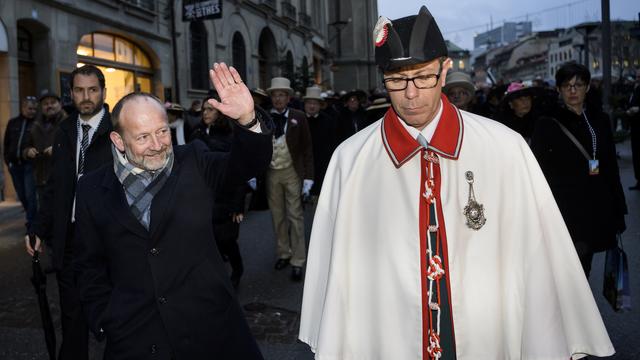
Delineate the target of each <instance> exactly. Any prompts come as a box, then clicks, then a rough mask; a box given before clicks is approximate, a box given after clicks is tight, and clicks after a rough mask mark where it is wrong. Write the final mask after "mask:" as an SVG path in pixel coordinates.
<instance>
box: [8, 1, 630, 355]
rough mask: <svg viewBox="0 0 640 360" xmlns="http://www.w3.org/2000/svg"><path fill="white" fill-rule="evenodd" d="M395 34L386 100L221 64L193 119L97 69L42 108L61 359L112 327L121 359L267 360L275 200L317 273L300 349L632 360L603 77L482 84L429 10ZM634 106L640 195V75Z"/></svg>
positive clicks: (36, 209) (37, 167) (385, 59)
mask: <svg viewBox="0 0 640 360" xmlns="http://www.w3.org/2000/svg"><path fill="white" fill-rule="evenodd" d="M374 41H375V44H376V62H377V64H378V66H379V67H380V69H381V70H382V72H383V74H384V86H383V87H382V88H380V89H374V90H371V91H369V92H366V91H363V90H359V89H351V90H345V91H341V92H338V93H335V92H333V91H330V90H325V89H322V88H320V87H319V86H315V85H314V86H311V87H308V88H306V89H305V91H304V94H298V93H296V91H295V90H294V89H293V88H292V87H291V83H290V81H289V79H286V78H283V77H275V78H273V79H271V82H270V86H269V87H268V88H267V89H264V90H263V89H260V88H253V89H249V88H248V87H247V86H246V85H245V84H244V82H243V80H242V79H241V78H240V76H239V74H238V73H237V71H235V69H233V68H232V67H227V66H226V65H225V64H214V66H213V68H212V69H211V72H210V79H211V82H212V84H213V89H212V90H211V91H210V92H209V94H208V95H207V96H206V97H205V98H203V99H201V100H196V101H193V102H192V103H191V104H190V107H189V108H188V109H187V110H185V109H184V108H183V107H182V106H181V105H180V104H177V103H172V102H162V101H161V100H160V99H158V98H156V97H155V96H153V95H151V94H144V93H132V94H129V95H126V96H125V97H123V98H122V99H121V100H120V101H119V102H118V103H117V104H115V105H114V107H113V112H110V107H109V106H108V105H107V104H105V103H104V99H105V89H106V87H107V84H105V78H104V75H103V74H102V72H101V71H100V70H99V69H98V68H97V67H94V66H92V65H85V66H82V67H80V68H78V69H76V70H75V71H74V72H73V73H72V74H71V89H68V90H69V91H70V94H71V98H72V100H73V105H74V106H73V108H72V109H71V110H69V113H67V112H66V111H65V110H64V109H63V107H62V104H61V99H60V97H59V95H58V94H56V93H55V92H52V91H45V92H42V93H41V94H40V96H39V97H37V98H36V97H33V96H28V97H25V98H24V99H22V100H21V103H20V114H19V115H18V116H17V117H15V118H13V119H11V120H10V121H9V123H8V126H7V129H6V131H5V138H4V143H3V151H4V159H5V162H6V164H7V166H8V169H9V172H10V174H11V177H12V180H13V184H14V187H15V190H16V193H17V195H18V198H19V200H20V202H21V203H22V205H23V207H24V209H25V214H26V231H25V232H26V233H27V235H28V236H27V237H26V238H25V246H26V248H27V251H28V253H30V254H32V255H33V253H34V252H35V251H44V249H45V247H46V248H47V250H46V252H48V253H50V254H51V255H52V259H53V269H52V270H53V271H55V272H56V275H57V279H58V286H59V289H60V303H61V311H62V334H63V341H62V345H61V349H60V358H61V359H86V358H87V356H88V339H89V338H88V336H89V331H91V332H93V333H94V334H95V336H96V337H97V338H98V339H102V338H105V337H106V338H107V341H108V346H107V349H106V354H105V357H106V358H108V359H121V358H142V357H145V356H146V354H149V353H151V354H162V355H163V356H164V357H160V358H176V359H179V358H189V359H198V358H205V356H206V355H205V354H210V353H211V349H210V347H211V346H215V347H216V351H217V352H216V353H217V354H219V355H220V358H225V359H227V358H228V359H239V358H242V359H259V358H261V355H260V351H259V349H258V347H257V345H256V343H255V340H254V339H253V337H252V336H251V334H250V332H249V330H248V327H247V324H246V321H245V320H244V317H243V315H242V311H241V309H240V307H239V306H238V304H237V299H236V298H235V294H234V290H237V289H238V287H239V286H240V280H241V278H242V275H243V272H244V264H243V260H242V255H241V252H240V247H239V246H238V237H239V232H240V224H241V223H242V221H243V219H244V215H245V212H246V211H247V210H264V209H269V210H270V212H271V217H272V226H273V231H274V234H275V237H276V239H275V248H274V254H275V256H274V258H275V263H274V268H275V270H278V271H280V270H283V269H285V268H287V267H289V266H290V268H291V269H290V270H291V274H290V277H291V280H292V281H295V282H300V281H302V280H303V279H305V290H304V300H303V306H302V320H301V328H300V338H301V340H303V341H304V342H306V343H308V344H309V345H310V346H311V348H312V350H313V351H314V352H316V354H317V355H318V356H321V357H322V358H327V359H347V358H351V357H353V358H415V357H416V355H418V358H419V357H423V358H432V359H438V358H455V357H456V354H458V356H463V355H466V356H475V357H484V356H489V357H492V358H498V357H500V358H524V357H526V358H568V357H570V356H572V355H576V354H582V353H589V354H595V355H601V356H602V355H607V354H610V353H611V352H612V351H613V348H612V346H611V344H610V342H609V339H608V337H607V335H606V331H605V330H604V327H603V325H602V320H601V318H600V316H599V314H598V313H597V308H596V307H595V304H594V302H593V298H592V295H591V293H590V291H589V287H588V284H587V282H586V278H587V277H588V276H589V274H590V271H591V262H592V258H593V255H594V253H596V252H600V251H604V250H606V249H609V248H611V247H613V246H615V245H616V236H617V235H619V234H621V233H622V232H624V231H625V229H626V224H625V215H626V214H627V207H626V202H625V198H624V192H623V189H622V185H621V182H620V176H619V169H618V165H617V154H616V149H615V145H614V137H613V132H612V127H611V120H610V118H609V116H608V115H607V114H606V113H605V112H604V111H603V108H602V103H601V102H599V101H598V98H597V96H596V95H593V94H594V93H595V90H594V89H593V87H592V86H591V83H592V79H591V74H590V73H589V70H588V69H587V68H586V67H584V66H582V65H580V64H577V63H574V62H569V63H566V64H564V65H563V66H562V67H560V69H559V70H558V71H557V73H556V77H555V86H553V87H551V86H549V85H548V84H545V83H542V82H531V83H528V82H522V81H514V82H511V83H509V84H497V85H494V86H492V87H486V88H481V89H477V88H476V85H477V84H476V83H475V82H474V81H473V79H472V77H471V76H470V75H469V74H466V73H464V72H460V71H452V70H451V69H450V68H451V60H450V59H448V57H447V50H446V45H445V43H444V40H443V39H442V35H441V33H440V30H439V29H438V27H437V24H436V22H435V19H433V17H432V15H431V14H430V13H429V11H428V10H427V9H426V8H425V7H423V8H422V9H421V10H420V12H419V14H418V15H417V16H410V17H407V18H402V19H397V20H393V21H391V20H389V19H386V18H384V17H381V18H380V20H379V22H378V24H377V25H376V28H375V29H374ZM629 94H630V97H629V99H628V102H627V103H626V104H624V107H625V109H624V111H625V112H624V114H625V116H627V117H628V118H629V119H630V120H629V123H630V124H631V134H632V135H631V137H632V149H633V161H634V171H635V175H636V180H638V183H637V184H636V185H634V186H632V187H631V188H630V189H631V190H638V189H639V188H640V187H639V184H640V164H639V162H640V154H638V152H639V151H640V144H639V143H638V142H639V137H640V135H639V134H638V132H639V131H638V127H640V125H638V123H640V119H639V117H640V110H639V109H640V72H639V73H638V76H637V78H636V81H635V84H634V85H633V88H632V89H631V91H629ZM492 120H495V121H492ZM499 123H501V124H502V125H504V126H502V125H500V124H499ZM507 128H509V129H511V130H513V131H510V130H508V129H507ZM463 142H464V144H463ZM416 154H420V156H415V155H416ZM445 176H446V178H445ZM445 180H446V181H445ZM248 193H252V196H251V202H250V204H249V206H248V207H247V206H246V202H245V199H246V196H247V194H248ZM444 196H447V197H448V198H447V199H446V200H447V201H444V199H443V197H444ZM169 204H171V205H170V206H169ZM304 204H310V205H311V206H316V210H315V219H314V224H313V229H312V236H311V242H310V245H309V247H310V248H309V250H308V251H307V248H306V242H305V235H304V234H305V231H304V230H305V229H304V224H305V222H304V216H305V212H304V210H303V206H304ZM184 209H190V210H189V211H185V210H184ZM593 224H598V226H592V225H593ZM523 229H525V231H524V232H523ZM184 239H188V240H189V241H188V242H185V241H183V240H184ZM45 245H46V246H45ZM551 245H552V246H553V250H551ZM482 253H484V254H486V255H487V256H475V255H474V254H482ZM575 254H577V256H575ZM307 257H308V258H309V261H308V262H307ZM224 261H226V262H228V263H229V267H230V269H231V271H230V274H228V272H227V270H226V266H225V265H224ZM532 262H535V264H533V263H532ZM534 268H535V269H541V268H542V269H543V270H544V271H538V270H536V271H533V270H532V269H534ZM305 269H306V274H305ZM580 269H581V270H580ZM449 272H451V275H450V274H449ZM583 275H584V276H583ZM374 278H375V281H374V280H373V279H374ZM568 284H571V286H567V285H568ZM534 288H535V291H534V290H533V289H534ZM569 288H570V289H571V290H568V289H569ZM514 294H515V295H517V296H514ZM539 294H542V295H539ZM498 304H502V305H501V307H497V306H498ZM551 309H552V310H551ZM549 311H552V312H553V314H549V313H548V312H549ZM541 315H542V316H541ZM506 318H509V319H512V320H513V321H515V322H514V323H513V324H506V323H504V322H502V323H501V322H499V321H497V320H499V319H506ZM578 323H582V324H588V325H587V326H575V325H576V324H578ZM491 324H493V325H491ZM510 326H512V327H510ZM586 328H589V329H591V330H590V332H589V333H585V332H583V330H584V329H586ZM454 329H455V331H454ZM512 333H517V334H519V335H518V336H515V337H512V336H511V335H512ZM507 335H508V336H507ZM458 336H461V338H460V339H459V338H458ZM212 344H214V345H212ZM580 346H583V347H580ZM443 354H444V355H443ZM469 354H472V355H469ZM443 356H444V357H443ZM463 357H464V356H463Z"/></svg>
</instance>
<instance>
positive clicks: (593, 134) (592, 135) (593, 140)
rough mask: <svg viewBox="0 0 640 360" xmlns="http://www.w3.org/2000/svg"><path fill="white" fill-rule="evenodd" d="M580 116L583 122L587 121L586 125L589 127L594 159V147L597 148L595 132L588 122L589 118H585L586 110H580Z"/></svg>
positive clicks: (594, 157) (593, 157)
mask: <svg viewBox="0 0 640 360" xmlns="http://www.w3.org/2000/svg"><path fill="white" fill-rule="evenodd" d="M582 117H583V118H584V122H586V123H587V127H588V128H589V132H590V133H591V148H592V149H593V156H592V159H593V160H595V159H596V148H597V139H596V132H595V131H594V130H593V127H592V126H591V124H590V123H589V119H588V118H587V112H586V111H583V112H582Z"/></svg>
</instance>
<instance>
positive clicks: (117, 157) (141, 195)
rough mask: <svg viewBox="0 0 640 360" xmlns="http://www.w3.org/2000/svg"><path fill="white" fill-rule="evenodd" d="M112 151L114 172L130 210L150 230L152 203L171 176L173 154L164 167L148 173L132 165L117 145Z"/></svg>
mask: <svg viewBox="0 0 640 360" xmlns="http://www.w3.org/2000/svg"><path fill="white" fill-rule="evenodd" d="M111 151H112V153H113V170H114V172H115V174H116V176H117V177H118V180H119V181H120V183H121V184H122V186H123V188H124V192H125V194H126V195H127V202H128V203H129V209H130V210H131V212H132V213H133V216H135V217H136V219H138V221H139V222H140V223H141V224H142V226H144V227H145V229H147V230H149V224H150V222H151V202H152V201H153V198H154V196H156V194H157V193H158V192H159V191H160V189H162V186H164V183H165V182H167V179H168V178H169V175H171V169H172V168H173V152H171V154H170V155H169V157H168V158H167V161H166V163H165V164H164V167H162V168H161V169H158V170H156V171H147V170H144V169H140V168H139V167H136V166H135V165H133V164H132V163H130V162H129V160H127V158H126V157H125V154H123V153H121V152H120V151H118V149H116V147H115V145H112V147H111Z"/></svg>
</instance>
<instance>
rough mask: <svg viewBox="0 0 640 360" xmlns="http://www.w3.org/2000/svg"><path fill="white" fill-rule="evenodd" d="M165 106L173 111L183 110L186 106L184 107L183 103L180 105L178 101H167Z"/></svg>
mask: <svg viewBox="0 0 640 360" xmlns="http://www.w3.org/2000/svg"><path fill="white" fill-rule="evenodd" d="M164 107H165V109H167V111H171V112H183V111H184V108H183V107H182V105H180V104H178V103H171V102H166V103H164Z"/></svg>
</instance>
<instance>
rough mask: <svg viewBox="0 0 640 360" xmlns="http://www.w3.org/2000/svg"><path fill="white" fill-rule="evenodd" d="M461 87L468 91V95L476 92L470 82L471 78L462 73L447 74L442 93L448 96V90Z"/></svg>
mask: <svg viewBox="0 0 640 360" xmlns="http://www.w3.org/2000/svg"><path fill="white" fill-rule="evenodd" d="M458 86H459V87H462V88H464V89H466V90H467V91H469V95H473V94H474V93H475V91H476V87H475V85H474V84H473V81H471V76H469V74H467V73H464V72H462V71H453V72H450V73H448V74H447V79H446V81H445V85H444V89H443V90H444V93H445V94H448V93H449V90H451V88H454V87H458Z"/></svg>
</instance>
